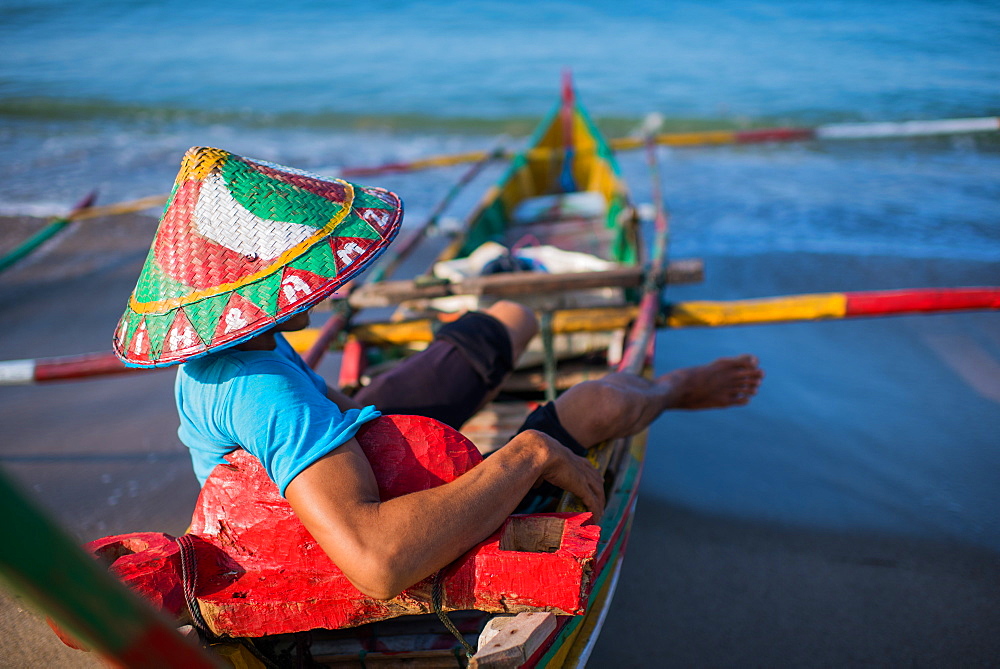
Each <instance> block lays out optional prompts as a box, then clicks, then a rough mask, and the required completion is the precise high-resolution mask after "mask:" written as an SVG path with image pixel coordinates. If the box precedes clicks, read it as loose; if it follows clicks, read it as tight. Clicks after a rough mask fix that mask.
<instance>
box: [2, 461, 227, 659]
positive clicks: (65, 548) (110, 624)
mask: <svg viewBox="0 0 1000 669" xmlns="http://www.w3.org/2000/svg"><path fill="white" fill-rule="evenodd" d="M0 509H2V510H3V516H4V529H3V534H4V536H3V539H2V540H0V576H2V577H3V580H4V581H6V583H7V585H9V586H10V588H11V589H12V590H13V591H15V592H18V593H20V594H22V595H24V596H25V597H27V598H28V599H29V600H31V601H32V602H33V603H34V604H36V605H37V606H38V607H39V608H40V609H41V610H42V611H43V612H44V613H45V614H46V615H48V616H50V617H51V618H52V620H53V621H54V622H55V623H56V624H57V625H59V626H60V627H61V628H62V629H63V630H65V632H66V633H68V634H69V635H70V636H71V637H73V639H75V640H77V641H78V642H79V643H82V644H83V645H84V646H86V647H88V648H91V649H92V650H93V651H94V652H96V653H98V654H99V655H100V656H101V657H102V658H104V659H105V660H106V661H107V662H109V663H110V664H111V665H112V666H118V667H144V668H146V667H148V668H150V669H159V668H160V667H162V668H163V669H169V668H171V667H185V668H191V669H201V668H202V667H205V668H209V667H217V666H219V665H218V664H217V663H216V662H214V661H213V660H212V659H211V658H210V657H209V656H208V654H207V653H205V652H204V651H202V650H201V649H200V648H198V647H197V646H196V645H194V644H193V643H192V642H190V641H188V640H187V639H185V638H183V637H182V636H181V635H180V634H178V633H177V631H176V630H175V629H174V628H173V626H172V625H171V623H170V622H169V621H168V620H167V619H166V618H164V617H162V616H161V615H160V614H159V613H157V612H155V611H153V609H151V608H150V607H149V606H147V605H146V604H145V603H144V602H142V601H141V600H139V598H138V597H136V596H135V595H134V594H132V593H131V592H130V591H129V590H128V589H127V588H126V587H125V586H124V585H122V584H121V583H119V582H118V581H117V580H115V578H114V577H113V576H111V574H109V573H108V572H107V570H106V569H105V568H104V567H103V566H102V565H101V564H100V563H99V562H98V561H96V560H94V559H93V558H91V557H89V556H88V555H87V554H86V553H84V551H83V549H81V548H80V547H79V546H78V545H77V544H76V543H75V542H74V541H73V540H72V539H70V538H69V537H68V536H67V535H66V534H65V533H64V532H63V531H62V530H61V529H60V528H59V527H57V526H56V525H55V524H54V523H53V522H52V521H51V520H49V519H48V518H47V517H45V516H44V515H43V514H42V513H41V512H40V511H39V510H38V509H36V508H35V507H34V505H32V504H31V503H30V502H29V501H28V500H27V499H26V498H25V497H24V495H23V494H21V493H20V491H18V490H17V489H16V488H15V486H14V485H13V483H12V482H11V481H10V480H9V479H8V478H7V477H6V475H4V474H3V472H0Z"/></svg>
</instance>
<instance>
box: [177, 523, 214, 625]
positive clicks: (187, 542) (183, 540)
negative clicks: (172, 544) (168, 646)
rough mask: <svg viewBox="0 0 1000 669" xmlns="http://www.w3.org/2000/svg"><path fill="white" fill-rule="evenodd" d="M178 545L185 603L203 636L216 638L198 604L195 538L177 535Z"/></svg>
mask: <svg viewBox="0 0 1000 669" xmlns="http://www.w3.org/2000/svg"><path fill="white" fill-rule="evenodd" d="M177 547H178V548H180V557H181V588H182V589H183V591H184V603H185V604H187V608H188V612H189V613H190V614H191V622H192V623H194V626H195V628H196V629H197V630H198V632H199V634H201V635H202V637H203V638H206V639H214V638H215V634H214V633H213V632H212V630H210V629H209V627H208V624H207V623H206V622H205V618H204V617H202V615H201V605H200V604H198V597H197V592H198V555H197V553H196V552H195V549H194V538H193V537H192V536H191V535H190V534H184V535H181V536H179V537H177Z"/></svg>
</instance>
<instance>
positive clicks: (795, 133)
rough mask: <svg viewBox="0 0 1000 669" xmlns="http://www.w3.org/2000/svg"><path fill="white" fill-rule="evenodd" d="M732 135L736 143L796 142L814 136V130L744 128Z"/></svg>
mask: <svg viewBox="0 0 1000 669" xmlns="http://www.w3.org/2000/svg"><path fill="white" fill-rule="evenodd" d="M733 137H734V138H735V139H736V142H737V143H738V144H755V143H759V142H797V141H801V140H803V139H813V138H815V137H816V131H815V130H813V129H812V128H765V129H763V130H744V131H741V132H737V133H734V134H733Z"/></svg>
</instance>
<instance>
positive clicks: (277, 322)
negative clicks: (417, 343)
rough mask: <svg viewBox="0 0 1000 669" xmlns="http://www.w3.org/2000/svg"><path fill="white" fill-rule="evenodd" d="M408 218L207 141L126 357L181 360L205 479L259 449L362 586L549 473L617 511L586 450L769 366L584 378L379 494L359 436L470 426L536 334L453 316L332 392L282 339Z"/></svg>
mask: <svg viewBox="0 0 1000 669" xmlns="http://www.w3.org/2000/svg"><path fill="white" fill-rule="evenodd" d="M401 219H402V205H401V203H400V202H399V199H398V198H397V197H396V196H395V195H393V194H392V193H388V192H387V191H383V190H380V189H363V188H359V187H354V186H352V185H351V184H348V183H347V182H342V181H336V180H335V181H329V180H324V179H321V178H319V177H314V176H311V175H307V174H304V173H301V172H299V171H297V170H290V169H288V168H282V167H280V166H275V165H270V164H266V163H261V162H259V161H252V160H248V159H245V158H240V157H239V156H234V155H232V154H229V153H226V152H224V151H219V150H217V149H192V150H191V151H189V152H188V153H187V154H186V156H185V160H184V163H183V164H182V167H181V171H180V174H179V175H178V178H177V182H176V184H175V188H174V192H173V193H172V195H171V199H170V202H169V203H168V205H167V208H166V210H165V212H164V215H163V218H162V220H161V223H160V227H159V229H158V230H157V235H156V238H155V240H154V242H153V248H152V249H151V251H150V255H149V257H148V259H147V262H146V266H145V267H144V268H143V272H142V275H141V276H140V279H139V282H138V284H137V286H136V290H135V292H134V293H133V295H132V298H131V299H130V301H129V308H128V309H127V310H126V313H125V315H124V316H123V318H122V321H121V322H120V324H119V328H118V330H117V334H116V337H115V350H116V352H118V354H119V356H120V357H122V359H123V360H124V361H125V362H126V364H130V365H134V366H163V365H169V364H177V363H185V364H184V365H183V366H182V367H181V369H180V371H179V373H178V379H177V404H178V412H179V414H180V418H181V427H180V429H179V435H180V437H181V440H182V441H183V442H184V443H185V444H186V445H187V446H188V447H189V448H190V449H191V453H192V459H193V461H194V464H195V470H196V473H197V474H198V476H199V478H200V479H202V480H204V478H205V477H207V476H208V474H209V473H210V471H211V469H212V468H213V467H214V466H215V465H216V464H219V463H221V462H222V456H223V455H224V454H225V453H227V452H229V451H232V450H234V449H236V448H244V449H246V450H247V451H249V452H250V453H252V454H253V455H255V456H256V457H257V458H259V459H260V460H261V462H262V464H263V465H264V468H265V470H266V471H267V473H268V475H269V476H270V477H271V478H272V480H274V481H275V483H276V484H277V485H278V488H279V490H280V491H281V493H282V494H283V495H284V496H285V497H286V498H287V499H288V501H289V503H290V504H291V506H292V508H293V509H294V511H295V513H296V515H298V517H299V518H300V520H301V521H302V522H303V524H304V525H305V526H306V528H307V529H308V530H309V532H310V533H311V534H312V535H313V537H314V538H315V539H316V540H317V542H318V543H319V544H320V546H322V547H323V549H324V551H326V553H327V554H328V555H329V556H330V558H331V559H332V560H333V561H334V562H335V563H336V564H337V566H338V567H340V569H341V570H342V571H343V572H344V574H345V575H346V576H347V577H348V578H349V579H350V580H351V582H352V583H354V584H355V585H356V586H357V587H358V589H359V590H361V591H362V592H364V593H366V594H368V595H370V596H372V597H377V598H384V599H387V598H391V597H393V596H395V595H396V594H398V593H399V592H401V591H402V590H404V589H405V588H407V587H409V586H410V585H412V584H414V583H416V582H418V581H419V580H421V579H423V578H425V577H426V576H428V575H430V574H432V573H434V572H435V571H437V570H438V569H440V568H442V567H444V566H445V565H447V564H449V563H450V562H452V561H453V560H455V559H456V558H457V557H459V556H460V555H461V554H463V553H464V552H466V551H467V550H468V549H469V548H470V547H472V546H473V545H475V544H477V543H478V542H480V541H482V540H483V539H484V538H486V537H487V536H489V535H490V534H492V533H493V532H494V531H495V530H496V528H497V527H499V526H500V524H501V523H502V522H503V520H504V519H505V518H506V517H507V516H508V515H509V514H510V513H511V512H513V511H514V510H515V508H516V507H517V506H518V504H519V503H520V502H521V501H522V500H523V499H524V498H525V496H526V495H527V494H528V493H529V491H531V489H532V488H533V487H535V486H536V485H538V484H540V483H543V482H547V483H549V484H552V485H555V486H557V487H559V488H562V489H564V490H568V491H570V492H572V493H574V494H576V495H577V496H578V497H580V499H581V500H583V502H584V504H585V505H586V506H587V508H588V509H589V510H591V511H592V512H593V513H594V515H595V516H597V517H599V516H600V514H601V512H602V510H603V508H604V493H603V482H602V480H601V477H600V475H599V474H598V473H597V472H596V470H594V469H593V468H592V467H591V465H590V464H589V462H588V461H587V460H586V459H585V458H584V457H582V454H584V453H585V451H586V449H587V448H589V447H590V446H593V445H594V444H596V443H599V442H601V441H604V440H605V439H608V438H612V437H617V436H625V435H628V434H633V433H635V432H639V431H641V430H642V429H644V428H645V427H646V426H648V425H649V423H650V422H651V421H652V420H653V419H655V418H656V417H657V416H658V415H659V414H660V413H662V412H663V411H664V410H666V409H670V408H688V409H697V408H711V407H725V406H733V405H739V404H745V403H746V402H748V401H749V399H750V397H752V396H753V395H754V394H755V393H756V391H757V387H758V386H759V384H760V380H761V378H762V373H761V371H760V369H759V368H758V366H757V362H756V360H755V359H754V358H752V357H751V356H741V357H738V358H729V359H721V360H717V361H715V362H713V363H711V364H709V365H706V366H703V367H695V368H690V369H685V370H679V371H676V372H672V373H670V374H667V375H665V376H662V377H660V378H658V379H656V380H654V381H649V380H647V379H643V378H640V377H636V376H633V375H628V374H612V375H609V376H607V377H605V378H603V379H601V380H600V381H591V382H586V383H582V384H579V385H578V386H576V387H574V388H572V389H570V390H568V391H567V392H565V393H564V394H563V395H562V396H560V397H559V399H557V400H556V401H555V402H553V403H551V404H547V405H545V406H543V407H541V408H539V409H538V410H536V411H535V412H534V413H532V414H531V415H530V416H529V417H528V419H527V420H526V422H525V424H524V426H522V428H521V430H519V431H518V433H517V434H516V435H514V436H513V437H512V439H511V440H510V442H509V443H508V444H507V445H505V446H504V447H503V448H501V449H499V450H498V451H497V452H495V453H494V454H492V455H491V456H490V457H488V458H486V460H485V461H484V462H483V463H481V464H480V465H479V466H477V467H475V468H473V469H472V470H471V471H469V472H467V473H465V474H463V475H462V476H460V477H458V478H457V479H455V480H454V481H451V482H449V483H446V484H444V485H441V486H439V487H436V488H432V489H429V490H425V491H421V492H417V493H412V494H409V495H404V496H402V497H397V498H394V499H392V500H388V501H385V502H383V501H381V500H380V499H379V495H378V486H377V484H376V482H375V478H374V475H373V473H372V468H371V465H370V464H369V462H368V460H367V459H366V458H365V455H364V453H363V452H362V451H361V448H360V447H359V445H358V443H357V441H356V440H355V439H354V434H355V433H356V431H357V429H358V428H359V427H360V426H361V425H363V424H364V423H365V422H367V421H369V420H371V419H373V418H376V417H378V416H379V415H381V413H380V412H384V413H413V414H419V415H425V416H429V417H431V418H436V419H438V420H441V421H442V422H445V423H447V424H449V425H451V426H453V427H455V428H458V427H460V426H461V424H462V423H464V422H465V420H467V419H468V418H470V417H471V415H472V414H473V413H474V412H475V411H476V410H477V409H478V408H479V407H480V406H481V405H482V404H483V403H485V402H486V401H487V400H488V399H489V398H490V397H491V396H492V395H493V394H494V393H496V392H497V390H498V389H499V387H500V384H501V383H502V382H503V379H504V378H505V377H506V375H507V374H508V373H509V372H510V370H511V369H512V368H513V364H514V362H515V361H516V359H517V357H518V356H519V355H520V353H521V352H522V351H523V350H524V348H525V346H526V345H527V343H528V341H529V340H530V339H531V338H532V337H533V336H534V334H535V333H536V331H537V324H536V322H535V319H534V315H533V314H532V313H531V312H530V311H529V310H527V309H525V308H524V307H522V306H520V305H517V304H515V303H512V302H506V301H501V302H498V303H497V304H495V305H493V306H492V307H490V308H489V309H487V310H485V311H484V312H477V313H470V314H466V315H464V316H463V317H462V318H460V319H459V320H458V321H456V322H454V323H452V324H450V325H448V326H446V327H444V328H442V329H441V331H439V332H438V334H437V336H436V338H435V341H434V342H433V343H432V344H431V345H430V346H429V347H428V349H427V350H425V351H423V352H421V353H420V354H417V355H416V356H413V357H412V358H410V359H409V360H408V361H406V362H405V363H403V364H402V365H400V366H399V367H397V368H396V369H395V370H394V371H393V372H391V373H389V374H387V375H385V376H383V377H380V378H379V379H378V380H377V381H376V382H375V383H374V384H372V385H371V386H369V387H367V388H365V389H363V390H362V391H361V392H360V393H359V394H358V395H357V396H355V397H354V398H348V397H346V396H344V395H343V394H341V393H340V392H338V391H336V390H335V389H332V388H329V387H328V386H327V385H326V383H325V382H324V381H323V380H322V379H321V378H320V377H319V376H317V375H316V374H315V373H314V372H312V370H310V369H308V367H307V366H306V365H305V364H304V363H303V362H302V359H301V358H300V357H299V356H298V355H297V354H295V353H294V351H292V349H291V347H290V346H289V345H288V343H287V341H285V339H284V337H283V336H282V334H281V333H282V332H288V331H293V330H298V329H301V328H304V327H306V326H307V325H308V323H309V316H308V314H309V309H310V308H311V307H312V306H313V305H315V304H316V303H317V302H318V301H319V300H321V299H323V298H325V297H327V296H329V295H330V294H331V293H333V292H334V291H335V290H336V289H337V287H339V286H340V285H343V283H345V282H346V281H348V280H349V279H350V278H352V277H353V276H355V275H356V274H357V273H358V272H359V271H361V269H363V268H364V267H365V266H366V265H367V264H369V263H370V262H371V261H372V260H373V259H374V258H375V257H377V255H378V254H379V253H381V251H382V250H384V248H385V247H386V246H387V245H388V243H389V242H390V241H391V239H392V237H393V236H394V235H395V232H396V230H397V229H398V227H399V224H400V222H401Z"/></svg>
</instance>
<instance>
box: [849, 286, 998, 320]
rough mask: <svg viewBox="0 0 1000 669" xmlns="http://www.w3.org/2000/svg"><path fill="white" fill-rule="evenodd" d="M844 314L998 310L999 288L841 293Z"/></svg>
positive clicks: (867, 314) (865, 314) (875, 314)
mask: <svg viewBox="0 0 1000 669" xmlns="http://www.w3.org/2000/svg"><path fill="white" fill-rule="evenodd" d="M845 296H846V297H847V308H846V311H845V314H844V315H845V316H878V315H882V314H899V313H921V312H929V311H961V310H968V309H1000V288H931V289H927V290H887V291H880V292H879V291H871V292H864V293H845Z"/></svg>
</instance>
